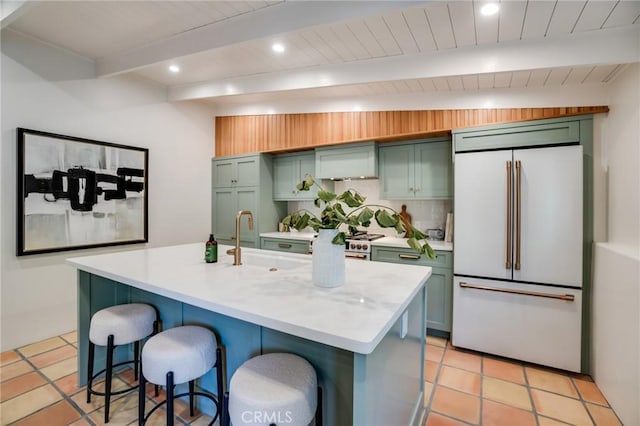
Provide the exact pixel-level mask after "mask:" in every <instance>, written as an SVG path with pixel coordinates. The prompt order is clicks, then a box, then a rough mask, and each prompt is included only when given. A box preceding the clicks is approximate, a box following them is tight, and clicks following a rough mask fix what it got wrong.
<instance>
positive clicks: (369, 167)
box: [315, 142, 378, 180]
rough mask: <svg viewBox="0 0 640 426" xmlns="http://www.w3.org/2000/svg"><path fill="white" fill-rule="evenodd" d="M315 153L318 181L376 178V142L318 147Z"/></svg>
mask: <svg viewBox="0 0 640 426" xmlns="http://www.w3.org/2000/svg"><path fill="white" fill-rule="evenodd" d="M315 153H316V178H318V179H331V180H348V179H354V180H355V179H377V178H378V144H377V143H376V142H360V143H353V144H346V145H337V146H329V147H320V148H316V149H315Z"/></svg>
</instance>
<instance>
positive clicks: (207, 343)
mask: <svg viewBox="0 0 640 426" xmlns="http://www.w3.org/2000/svg"><path fill="white" fill-rule="evenodd" d="M141 364H142V375H141V376H140V388H139V407H138V410H139V411H138V419H139V422H138V424H141V425H142V424H144V423H145V421H146V419H148V418H149V416H150V415H151V413H153V412H154V411H155V410H156V409H157V408H158V407H160V406H161V405H162V404H165V403H166V404H167V425H173V422H174V418H173V399H174V398H178V397H181V396H186V395H188V396H189V406H190V412H191V415H192V416H193V415H194V400H193V397H194V396H196V395H198V396H203V397H206V398H208V399H210V400H211V401H213V402H214V404H215V406H216V411H217V412H216V415H215V417H214V418H213V420H212V421H211V423H210V424H213V423H214V421H215V420H216V418H217V417H218V416H219V415H220V414H221V411H222V403H221V402H222V401H221V399H220V398H222V394H223V389H224V388H223V383H222V380H223V379H222V360H221V350H220V348H219V347H218V340H217V338H216V335H215V333H213V332H212V331H211V330H209V329H206V328H204V327H199V326H194V325H186V326H182V327H175V328H170V329H168V330H165V331H163V332H161V333H158V334H156V335H155V336H153V337H152V338H150V339H149V340H148V341H147V343H145V345H144V347H143V348H142V360H141ZM214 367H215V368H216V370H217V382H218V397H219V398H216V397H215V396H214V395H212V394H210V393H208V392H196V391H195V379H197V378H199V377H201V376H203V375H205V374H206V373H207V372H209V370H211V369H212V368H214ZM146 382H150V383H153V384H156V385H163V386H166V388H167V399H166V401H163V402H161V403H160V404H158V405H156V406H155V407H154V408H152V409H151V411H149V413H146V414H145V407H144V404H145V392H146V389H145V383H146ZM186 382H189V392H186V393H183V394H179V395H174V386H175V385H177V384H180V383H186Z"/></svg>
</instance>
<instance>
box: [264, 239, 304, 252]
mask: <svg viewBox="0 0 640 426" xmlns="http://www.w3.org/2000/svg"><path fill="white" fill-rule="evenodd" d="M260 248H261V249H262V250H274V251H284V252H287V253H302V254H307V253H309V241H304V240H287V239H283V238H269V237H260Z"/></svg>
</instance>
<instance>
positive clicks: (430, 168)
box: [415, 141, 453, 199]
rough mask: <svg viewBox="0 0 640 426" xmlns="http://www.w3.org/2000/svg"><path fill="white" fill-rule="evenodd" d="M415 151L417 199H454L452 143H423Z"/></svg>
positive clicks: (416, 146)
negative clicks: (452, 187)
mask: <svg viewBox="0 0 640 426" xmlns="http://www.w3.org/2000/svg"><path fill="white" fill-rule="evenodd" d="M415 149H416V152H415V161H416V166H415V197H416V198H418V199H442V198H453V194H452V189H451V186H452V179H451V171H452V162H451V142H450V141H443V142H428V143H421V144H417V145H415Z"/></svg>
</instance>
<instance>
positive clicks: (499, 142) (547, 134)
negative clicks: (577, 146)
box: [453, 116, 590, 152]
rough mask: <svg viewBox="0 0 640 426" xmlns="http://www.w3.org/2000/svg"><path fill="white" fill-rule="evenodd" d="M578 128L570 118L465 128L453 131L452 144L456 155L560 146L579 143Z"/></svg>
mask: <svg viewBox="0 0 640 426" xmlns="http://www.w3.org/2000/svg"><path fill="white" fill-rule="evenodd" d="M589 117H590V116H589ZM582 120H583V121H584V119H582ZM580 126H581V119H580V118H578V117H570V118H551V119H547V120H536V121H530V122H520V123H508V124H501V125H495V126H482V127H468V128H465V129H460V130H454V131H453V140H454V143H455V148H456V152H465V151H483V150H489V149H510V148H514V147H518V148H525V147H528V148H531V147H537V146H553V145H564V144H568V143H576V142H580V140H581V135H580V133H581V131H580Z"/></svg>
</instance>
